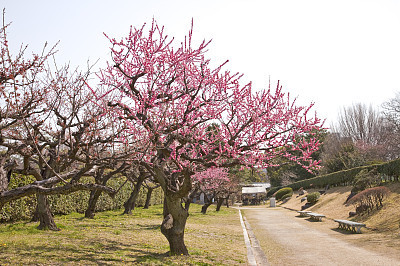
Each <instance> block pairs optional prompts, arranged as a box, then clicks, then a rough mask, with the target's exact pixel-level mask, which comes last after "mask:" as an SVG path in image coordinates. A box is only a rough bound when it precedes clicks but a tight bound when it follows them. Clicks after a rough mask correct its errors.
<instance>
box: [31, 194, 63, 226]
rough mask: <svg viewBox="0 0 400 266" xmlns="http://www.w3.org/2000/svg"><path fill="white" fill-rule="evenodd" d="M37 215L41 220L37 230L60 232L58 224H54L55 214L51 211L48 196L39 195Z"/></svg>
mask: <svg viewBox="0 0 400 266" xmlns="http://www.w3.org/2000/svg"><path fill="white" fill-rule="evenodd" d="M36 212H37V213H36V214H37V217H38V219H39V222H40V223H39V226H38V227H37V229H39V230H45V229H50V230H53V231H59V230H60V229H58V227H57V225H56V223H55V222H54V218H53V214H52V213H51V211H50V207H49V202H48V200H47V196H46V195H42V194H37V209H36Z"/></svg>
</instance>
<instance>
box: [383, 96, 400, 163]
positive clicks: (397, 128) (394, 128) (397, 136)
mask: <svg viewBox="0 0 400 266" xmlns="http://www.w3.org/2000/svg"><path fill="white" fill-rule="evenodd" d="M382 107H383V109H384V111H383V114H384V117H385V119H386V121H387V124H388V126H389V129H390V131H391V132H392V133H393V134H392V135H391V137H390V138H388V140H387V141H388V142H389V145H390V150H391V151H392V158H393V159H395V158H398V157H399V154H400V92H397V93H396V96H395V97H394V98H392V99H390V100H388V101H387V102H385V103H383V105H382Z"/></svg>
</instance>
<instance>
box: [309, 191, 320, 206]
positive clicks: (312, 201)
mask: <svg viewBox="0 0 400 266" xmlns="http://www.w3.org/2000/svg"><path fill="white" fill-rule="evenodd" d="M320 196H321V194H319V192H312V193H310V194H308V195H307V202H308V203H310V204H315V203H317V201H318V199H319V197H320Z"/></svg>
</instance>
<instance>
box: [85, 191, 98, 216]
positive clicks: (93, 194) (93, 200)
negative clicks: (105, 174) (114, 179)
mask: <svg viewBox="0 0 400 266" xmlns="http://www.w3.org/2000/svg"><path fill="white" fill-rule="evenodd" d="M100 195H101V191H100V190H92V191H90V197H89V203H88V207H87V208H86V211H85V218H89V219H93V218H94V215H95V210H96V205H97V201H98V200H99V197H100Z"/></svg>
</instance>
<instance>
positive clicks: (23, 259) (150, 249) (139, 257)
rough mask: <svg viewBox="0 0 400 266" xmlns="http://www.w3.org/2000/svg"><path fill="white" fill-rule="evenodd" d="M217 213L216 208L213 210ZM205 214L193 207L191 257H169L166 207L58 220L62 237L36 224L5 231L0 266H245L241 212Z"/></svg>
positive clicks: (2, 229)
mask: <svg viewBox="0 0 400 266" xmlns="http://www.w3.org/2000/svg"><path fill="white" fill-rule="evenodd" d="M211 208H212V207H211ZM211 208H210V211H209V212H208V214H206V215H203V214H200V207H199V206H198V205H195V204H193V205H192V206H191V215H190V217H189V219H188V223H187V230H186V234H185V240H186V244H187V246H188V249H189V253H190V254H191V256H182V257H181V256H175V257H169V256H168V249H169V247H168V241H167V240H166V239H165V238H164V236H163V235H162V234H161V232H160V224H161V220H162V215H161V213H162V206H153V207H151V208H150V209H149V210H142V209H136V210H135V211H134V213H133V214H132V215H120V214H121V213H122V211H110V212H104V213H98V214H97V215H96V216H95V219H84V218H82V214H76V213H75V214H70V215H66V216H59V217H56V223H57V225H58V226H59V228H61V231H59V232H52V231H40V230H37V229H36V226H37V224H36V223H29V222H20V223H15V224H1V225H0V265H4V264H11V265H15V264H20V265H32V264H40V265H54V264H57V265H58V264H76V265H98V264H102V265H122V264H146V265H171V264H174V265H223V264H230V265H235V264H236V265H238V264H245V262H246V250H245V247H244V241H243V235H242V231H241V225H240V222H239V218H238V213H237V210H234V209H226V208H224V209H222V210H221V211H220V212H218V213H217V212H215V211H214V210H212V209H211Z"/></svg>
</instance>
